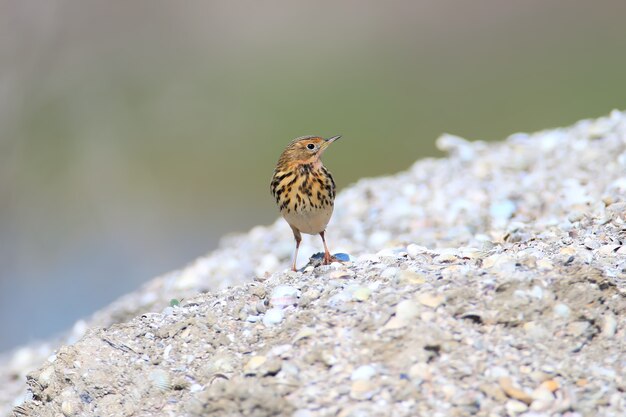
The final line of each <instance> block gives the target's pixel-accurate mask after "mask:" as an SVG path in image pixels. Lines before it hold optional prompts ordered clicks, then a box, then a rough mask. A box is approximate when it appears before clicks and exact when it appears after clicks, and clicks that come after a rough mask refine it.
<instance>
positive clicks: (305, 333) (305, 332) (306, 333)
mask: <svg viewBox="0 0 626 417" xmlns="http://www.w3.org/2000/svg"><path fill="white" fill-rule="evenodd" d="M313 335H315V330H314V329H312V328H311V327H303V328H302V329H300V331H298V333H297V334H296V336H295V337H294V338H293V342H294V343H295V342H297V341H300V340H302V339H308V338H310V337H312V336H313Z"/></svg>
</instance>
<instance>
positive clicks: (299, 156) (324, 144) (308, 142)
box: [280, 136, 341, 164]
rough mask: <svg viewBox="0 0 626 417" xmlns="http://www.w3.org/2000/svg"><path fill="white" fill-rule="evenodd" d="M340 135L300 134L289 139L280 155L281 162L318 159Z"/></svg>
mask: <svg viewBox="0 0 626 417" xmlns="http://www.w3.org/2000/svg"><path fill="white" fill-rule="evenodd" d="M340 137H341V136H333V137H331V138H328V139H324V138H321V137H319V136H301V137H299V138H296V139H294V140H292V141H291V143H290V144H289V145H287V148H285V150H284V151H283V153H282V155H281V156H280V161H282V162H283V163H299V164H309V163H314V162H317V161H319V159H320V157H321V156H322V153H324V151H325V150H326V148H328V147H329V146H330V144H331V143H333V142H334V141H336V140H337V139H339V138H340Z"/></svg>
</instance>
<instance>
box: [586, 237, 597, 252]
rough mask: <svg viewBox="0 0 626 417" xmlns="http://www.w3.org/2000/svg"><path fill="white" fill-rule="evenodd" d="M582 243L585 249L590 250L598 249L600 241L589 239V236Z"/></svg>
mask: <svg viewBox="0 0 626 417" xmlns="http://www.w3.org/2000/svg"><path fill="white" fill-rule="evenodd" d="M583 244H584V245H585V247H586V248H587V249H591V250H593V249H598V248H599V247H600V242H598V241H597V240H595V239H591V238H589V237H588V238H586V239H585V241H584V242H583Z"/></svg>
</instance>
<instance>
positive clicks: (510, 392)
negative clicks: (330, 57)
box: [498, 377, 533, 405]
mask: <svg viewBox="0 0 626 417" xmlns="http://www.w3.org/2000/svg"><path fill="white" fill-rule="evenodd" d="M498 383H499V384H500V388H502V390H503V391H504V393H505V394H506V395H507V396H509V397H511V398H513V399H515V400H519V401H521V402H523V403H524V404H526V405H527V404H530V403H532V401H533V399H532V397H531V396H530V395H529V394H528V393H526V392H525V391H523V390H521V389H520V388H518V387H516V386H514V385H513V381H512V380H511V378H509V377H502V378H500V379H499V380H498Z"/></svg>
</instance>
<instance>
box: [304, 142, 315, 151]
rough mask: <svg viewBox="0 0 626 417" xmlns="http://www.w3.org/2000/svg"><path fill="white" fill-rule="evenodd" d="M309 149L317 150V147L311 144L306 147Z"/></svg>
mask: <svg viewBox="0 0 626 417" xmlns="http://www.w3.org/2000/svg"><path fill="white" fill-rule="evenodd" d="M306 147H307V148H309V149H310V150H313V149H315V145H313V144H312V143H309V144H308V145H306Z"/></svg>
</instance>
